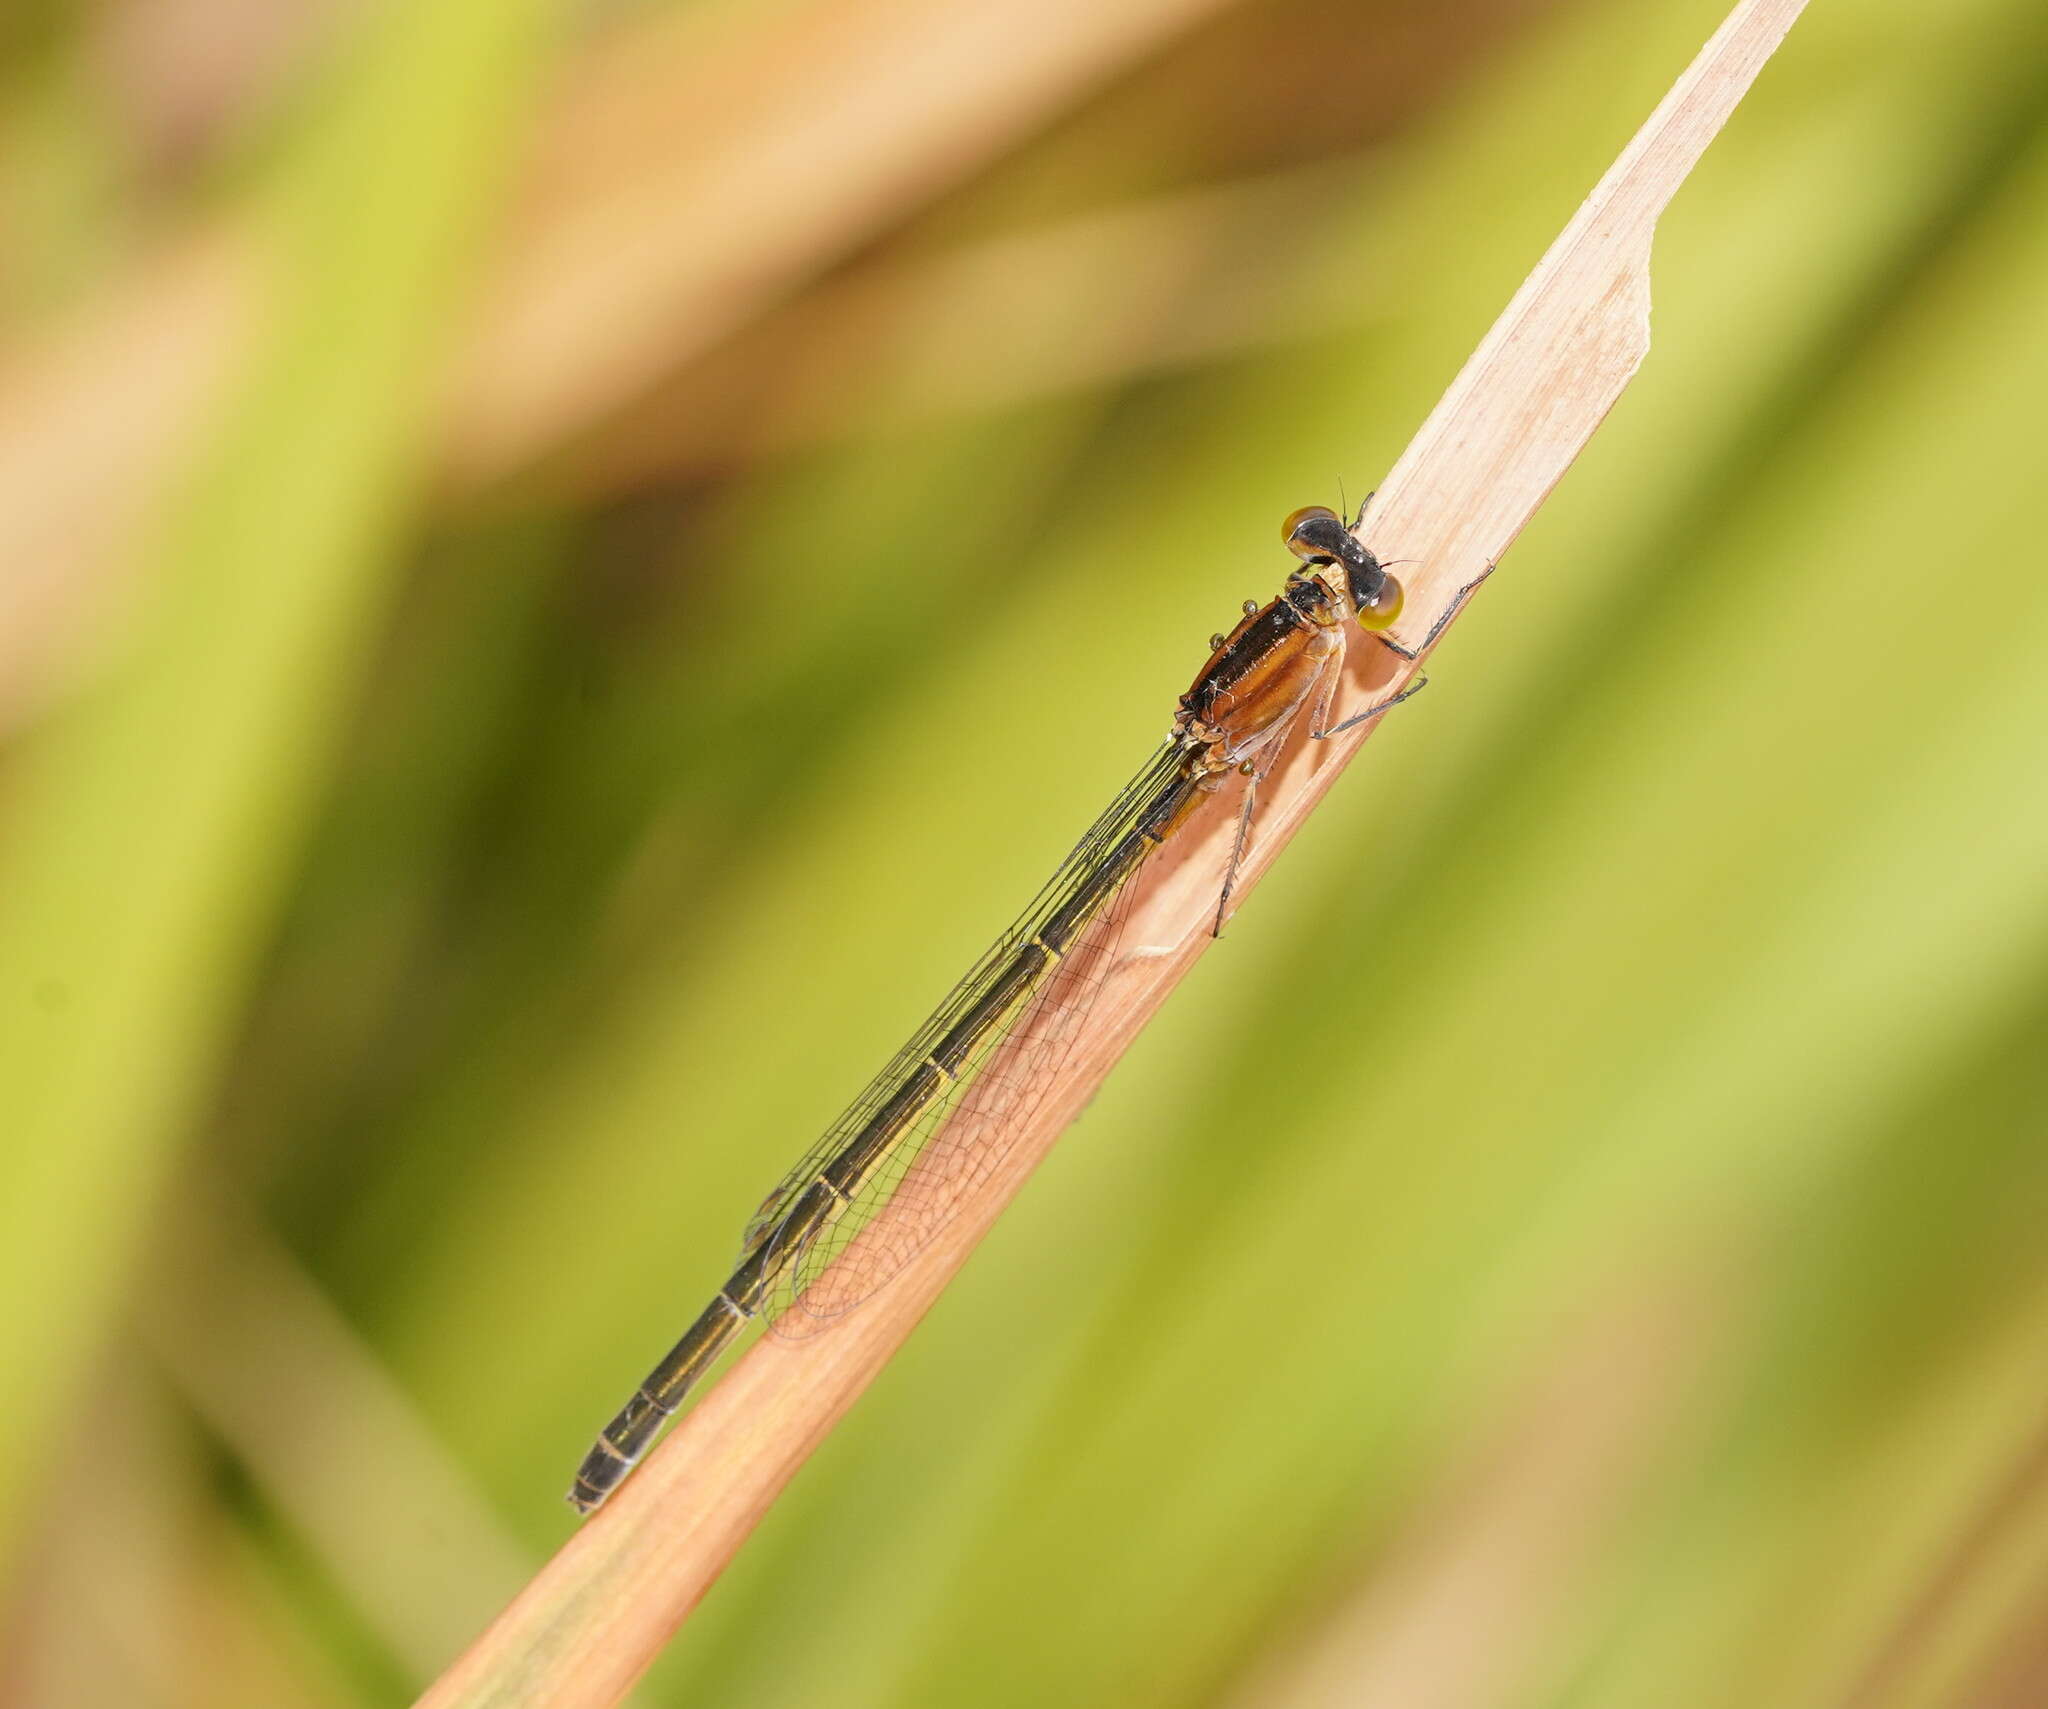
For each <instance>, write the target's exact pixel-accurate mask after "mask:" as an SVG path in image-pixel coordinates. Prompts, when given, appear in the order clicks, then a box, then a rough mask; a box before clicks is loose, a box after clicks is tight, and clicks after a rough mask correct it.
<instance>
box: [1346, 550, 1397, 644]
mask: <svg viewBox="0 0 2048 1709" xmlns="http://www.w3.org/2000/svg"><path fill="white" fill-rule="evenodd" d="M1366 557H1367V558H1368V559H1369V560H1371V563H1372V572H1371V576H1370V578H1368V577H1367V576H1366V575H1365V574H1363V573H1361V571H1360V570H1359V568H1358V566H1356V565H1347V566H1346V568H1347V569H1348V570H1349V571H1350V575H1351V603H1352V605H1353V606H1355V607H1356V608H1357V611H1358V625H1359V627H1360V628H1361V629H1391V628H1393V626H1394V622H1395V620H1396V619H1397V618H1398V617H1399V616H1400V615H1401V601H1402V599H1403V598H1404V597H1405V595H1404V594H1403V591H1402V588H1401V584H1400V582H1399V581H1398V580H1397V579H1396V578H1395V577H1393V576H1390V575H1388V574H1387V572H1386V571H1385V570H1383V569H1381V568H1380V566H1379V561H1378V560H1377V559H1375V558H1373V556H1372V554H1371V553H1370V552H1368V553H1366ZM1369 583H1370V585H1369Z"/></svg>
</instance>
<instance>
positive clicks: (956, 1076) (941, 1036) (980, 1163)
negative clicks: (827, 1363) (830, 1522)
mask: <svg viewBox="0 0 2048 1709" xmlns="http://www.w3.org/2000/svg"><path fill="white" fill-rule="evenodd" d="M1186 788H1187V785H1186V784H1185V781H1184V779H1183V777H1182V767H1181V754H1180V751H1179V750H1178V749H1177V748H1176V747H1174V746H1173V745H1172V744H1168V745H1166V746H1164V747H1162V748H1161V749H1160V750H1159V752H1158V753H1156V754H1155V755H1154V756H1153V757H1152V759H1151V760H1150V761H1148V762H1147V764H1146V766H1145V767H1144V769H1143V770H1141V771H1140V772H1139V773H1138V775H1137V776H1136V777H1135V778H1133V779H1132V780H1131V782H1130V783H1129V784H1128V785H1127V786H1126V787H1125V788H1124V789H1123V790H1122V791H1121V793H1119V794H1118V796H1117V798H1116V799H1115V800H1114V801H1113V802H1112V803H1111V804H1110V806H1109V807H1108V809H1106V810H1105V811H1104V813H1103V814H1102V816H1101V817H1100V818H1099V819H1097V820H1096V822H1095V823H1094V824H1093V825H1092V826H1090V827H1089V829H1088V832H1087V834H1086V835H1085V836H1083V837H1082V838H1081V840H1080V841H1079V842H1078V843H1077V844H1075V846H1074V848H1073V850H1072V852H1071V853H1069V854H1068V856H1067V857H1066V859H1065V860H1063V861H1062V862H1061V863H1060V866H1059V869H1058V870H1057V871H1056V872H1055V873H1054V874H1053V876H1052V878H1051V879H1050V880H1048V881H1047V883H1046V885H1045V887H1044V888H1043V889H1042V890H1041V891H1040V892H1039V893H1038V895H1037V896H1036V897H1034V898H1033V899H1032V902H1031V904H1030V906H1029V907H1027V908H1026V909H1025V910H1024V912H1023V913H1022V914H1021V915H1019V916H1018V918H1017V919H1016V921H1015V922H1014V923H1013V924H1012V925H1011V926H1010V928H1009V929H1008V930H1007V931H1005V932H1004V933H1003V935H1002V936H1001V937H1000V938H998V939H997V940H996V942H995V943H994V944H993V945H991V946H990V948H989V950H988V952H987V953H986V954H985V955H983V956H982V957H981V959H980V960H979V961H977V962H976V963H975V964H974V966H973V968H972V969H970V970H969V972H968V974H967V976H966V977H965V978H964V979H962V980H961V981H960V983H959V984H958V985H957V986H955V987H954V989H953V991H952V992H951V993H950V994H949V995H948V997H947V998H946V1000H945V1002H944V1003H942V1004H941V1005H940V1006H939V1008H938V1009H937V1011H936V1012H935V1013H934V1014H933V1015H932V1016H931V1018H930V1019H929V1020H927V1021H926V1022H925V1024H924V1025H923V1026H922V1027H920V1028H919V1029H918V1030H917V1032H916V1033H915V1034H914V1035H913V1036H912V1037H911V1039H910V1040H909V1042H908V1043H906V1044H905V1045H904V1047H903V1048H902V1049H901V1050H899V1051H898V1052H897V1053H896V1055H895V1056H894V1057H892V1058H891V1059H890V1061H889V1063H888V1065H887V1066H886V1067H885V1068H884V1069H883V1070H882V1072H881V1073H879V1074H878V1075H876V1076H875V1078H874V1080H873V1081H872V1082H870V1084H869V1085H868V1087H867V1089H866V1090H865V1091H864V1092H862V1094H861V1095H860V1096H859V1097H858V1098H856V1099H855V1100H854V1102H853V1103H852V1104H851V1105H849V1106H848V1108H847V1109H846V1111H845V1112H844V1113H843V1114H842V1115H841V1116H840V1117H839V1119H838V1120H837V1121H835V1122H834V1123H833V1124H832V1126H831V1127H830V1128H828V1129H827V1130H826V1132H825V1133H824V1135H823V1136H822V1137H821V1138H820V1139H819V1140H818V1142H817V1144H816V1145H814V1146H812V1147H811V1149H810V1150H809V1151H808V1152H806V1153H805V1154H804V1156H803V1157H802V1159H801V1160H799V1162H798V1163H797V1165H796V1167H795V1168H793V1169H792V1170H790V1172H789V1174H788V1175H787V1176H786V1177H784V1179H783V1181H782V1183H781V1185H779V1186H778V1187H777V1188H776V1189H775V1191H774V1192H773V1193H771V1194H769V1196H768V1197H767V1199H765V1200H764V1201H763V1202H762V1205H761V1208H760V1210H759V1211H757V1212H756V1213H755V1216H754V1219H753V1221H752V1222H751V1223H749V1224H748V1227H747V1235H746V1247H745V1250H747V1251H752V1250H754V1249H755V1247H756V1246H758V1245H759V1244H760V1243H761V1242H762V1241H764V1240H766V1239H767V1238H768V1237H769V1236H770V1235H771V1234H773V1232H774V1231H775V1230H776V1229H777V1227H778V1226H779V1225H780V1224H781V1223H782V1222H783V1220H784V1219H785V1218H786V1217H789V1216H790V1215H791V1214H792V1210H793V1208H794V1207H796V1206H797V1204H798V1201H799V1200H801V1199H802V1198H803V1197H804V1195H805V1194H806V1193H808V1192H810V1191H811V1189H812V1188H813V1186H814V1184H815V1183H816V1182H817V1181H818V1180H819V1178H820V1176H821V1174H822V1173H824V1172H825V1171H827V1170H828V1169H829V1168H830V1167H831V1165H832V1164H833V1163H834V1162H835V1160H838V1159H840V1158H841V1157H842V1156H843V1155H845V1154H846V1153H847V1152H848V1149H849V1147H857V1146H860V1145H862V1144H864V1143H867V1140H866V1139H865V1138H864V1136H869V1135H870V1130H871V1126H872V1124H873V1123H875V1121H876V1120H877V1118H878V1115H879V1114H880V1112H882V1111H883V1110H884V1109H885V1108H887V1107H888V1106H889V1105H890V1104H891V1101H892V1100H893V1099H895V1098H897V1097H898V1096H899V1094H900V1091H901V1089H902V1088H903V1087H904V1085H905V1084H906V1083H907V1082H908V1081H909V1080H910V1079H911V1077H912V1076H915V1075H918V1074H920V1073H921V1072H922V1073H925V1074H926V1075H929V1069H928V1068H927V1067H926V1064H927V1063H928V1062H929V1061H930V1060H931V1058H932V1055H933V1052H934V1051H935V1050H937V1049H938V1048H939V1047H940V1045H941V1041H943V1040H945V1039H947V1038H949V1037H950V1036H952V1034H953V1032H954V1029H955V1027H956V1026H957V1025H958V1024H960V1023H961V1021H962V1018H963V1017H966V1016H969V1015H970V1014H973V1013H974V1012H975V1011H976V1010H977V1008H978V1006H980V1005H982V1004H984V1003H987V1002H990V1001H992V1000H998V999H992V998H991V993H992V992H996V991H998V990H1001V989H1003V988H1004V987H1005V986H1006V984H1008V985H1015V984H1016V983H1017V978H1016V976H1017V973H1018V969H1019V960H1018V958H1019V956H1020V955H1022V954H1026V953H1027V952H1028V951H1029V949H1030V946H1032V945H1033V944H1034V943H1036V942H1037V941H1038V940H1039V939H1040V937H1041V934H1050V935H1054V936H1057V935H1058V928H1062V927H1064V928H1066V929H1067V930H1069V931H1070V932H1071V939H1070V941H1069V942H1067V944H1066V945H1065V951H1066V953H1064V954H1063V955H1061V956H1060V957H1059V959H1058V960H1057V962H1056V963H1054V964H1053V965H1052V966H1051V967H1050V969H1049V970H1048V971H1046V972H1044V973H1043V974H1042V975H1041V976H1039V977H1037V978H1035V979H1033V980H1031V981H1030V982H1028V983H1027V984H1024V985H1023V986H1021V987H1020V988H1019V989H1018V990H1017V992H1016V996H1015V999H1014V1001H1013V1002H1011V1003H1010V1005H1009V1007H1008V1009H1007V1010H1006V1012H1004V1013H1003V1015H1002V1016H1001V1018H1000V1019H999V1020H998V1021H997V1022H996V1023H995V1024H994V1025H993V1026H992V1027H991V1029H990V1030H989V1031H988V1032H987V1033H986V1034H985V1035H984V1036H982V1037H981V1038H980V1039H979V1040H978V1041H977V1043H976V1046H975V1048H974V1050H973V1052H972V1054H971V1055H970V1056H969V1057H967V1058H966V1059H965V1060H963V1061H960V1062H958V1063H956V1064H954V1065H953V1072H952V1078H951V1081H950V1084H948V1085H947V1086H946V1088H945V1090H944V1092H943V1094H942V1095H940V1096H937V1097H935V1098H933V1099H932V1101H931V1102H930V1103H928V1104H927V1105H926V1106H925V1107H923V1108H922V1109H921V1110H919V1112H918V1113H917V1115H916V1117H915V1118H914V1119H913V1120H911V1121H909V1122H908V1123H906V1124H905V1125H904V1127H903V1129H902V1131H901V1132H900V1133H898V1134H896V1135H894V1136H893V1137H892V1138H890V1139H889V1140H888V1142H887V1145H886V1147H885V1148H884V1149H883V1150H882V1151H881V1153H880V1155H879V1156H878V1157H877V1159H876V1161H875V1163H874V1164H873V1166H872V1167H870V1168H868V1169H867V1170H866V1171H865V1172H864V1173H863V1176H862V1178H861V1181H860V1184H859V1186H858V1188H857V1189H856V1190H855V1191H854V1193H853V1196H852V1198H851V1199H850V1201H849V1202H847V1203H845V1204H844V1205H843V1206H841V1207H840V1208H839V1210H838V1212H837V1214H836V1215H834V1216H833V1217H832V1219H831V1220H830V1222H829V1223H828V1224H826V1225H824V1226H822V1227H820V1228H819V1229H817V1230H816V1232H814V1233H813V1234H812V1235H811V1237H810V1238H809V1239H808V1240H807V1241H806V1242H805V1243H804V1245H803V1246H802V1248H801V1249H800V1250H799V1251H798V1252H797V1253H796V1254H795V1256H794V1258H793V1260H792V1261H791V1262H790V1263H788V1264H787V1265H785V1266H784V1267H783V1268H782V1270H781V1272H780V1274H779V1275H778V1276H777V1277H776V1279H775V1285H774V1288H773V1292H772V1303H771V1304H770V1306H769V1308H768V1309H769V1313H770V1315H771V1316H775V1315H780V1316H782V1317H783V1319H784V1321H782V1322H781V1323H779V1324H778V1332H779V1333H781V1334H784V1335H791V1334H801V1333H803V1330H804V1325H805V1324H807V1323H808V1324H809V1325H811V1326H812V1327H815V1326H816V1324H817V1321H818V1320H821V1319H824V1318H829V1317H834V1316H838V1315H840V1314H841V1313H844V1312H846V1311H849V1310H851V1309H852V1308H853V1307H854V1306H855V1305H857V1304H859V1303H860V1302H861V1301H862V1300H864V1299H866V1298H867V1297H868V1296H869V1295H871V1294H872V1293H874V1291H875V1290H876V1289H877V1288H879V1287H881V1286H882V1284H883V1283H885V1282H886V1281H888V1280H889V1278H890V1277H891V1276H893V1275H895V1274H896V1273H897V1271H899V1270H900V1269H901V1268H902V1267H903V1265H904V1264H906V1263H908V1262H909V1261H910V1259H911V1258H912V1257H914V1256H915V1255H916V1253H917V1252H919V1251H921V1250H922V1249H923V1247H924V1246H925V1245H926V1244H927V1243H929V1241H930V1240H931V1238H932V1236H933V1235H934V1234H936V1233H937V1232H938V1230H939V1229H940V1228H942V1227H943V1226H944V1225H945V1223H946V1221H947V1220H948V1219H949V1218H950V1217H951V1216H952V1214H953V1212H954V1210H955V1209H956V1208H957V1207H958V1205H959V1203H960V1202H961V1199H962V1198H963V1197H964V1196H965V1195H966V1193H967V1192H968V1191H969V1190H970V1189H971V1188H972V1187H973V1186H974V1185H975V1184H976V1183H978V1182H979V1181H980V1180H982V1179H984V1178H985V1177H986V1175H987V1174H988V1172H989V1171H990V1170H992V1169H993V1168H994V1167H995V1165H996V1163H997V1161H998V1160H999V1159H1000V1158H1001V1157H1002V1155H1003V1154H1004V1152H1005V1151H1006V1150H1007V1149H1008V1145H1009V1143H1010V1140H1011V1139H1012V1138H1013V1137H1014V1135H1015V1133H1016V1132H1017V1131H1018V1130H1019V1129H1020V1128H1021V1127H1022V1125H1023V1123H1024V1122H1025V1121H1026V1120H1027V1119H1028V1117H1029V1116H1030V1114H1031V1112H1032V1111H1033V1110H1035V1109H1036V1108H1037V1105H1038V1102H1039V1101H1040V1099H1041V1098H1042V1096H1043V1093H1044V1089H1045V1088H1046V1087H1047V1086H1049V1085H1050V1084H1052V1083H1053V1082H1054V1081H1056V1080H1057V1078H1058V1073H1059V1067H1060V1064H1061V1063H1062V1062H1064V1060H1065V1057H1066V1053H1067V1051H1068V1050H1069V1049H1071V1047H1072V1043H1073V1040H1074V1038H1075V1037H1076V1036H1077V1034H1078V1030H1079V1026H1080V1022H1081V1020H1082V1019H1083V1017H1084V1016H1085V1014H1086V1012H1087V1009H1088V1006H1089V1004H1090V1003H1092V1001H1093V999H1094V996H1095V994H1096V993H1097V992H1098V991H1099V989H1100V987H1101V983H1102V977H1103V975H1104V973H1105V972H1106V971H1107V967H1108V962H1109V959H1110V957H1111V956H1112V955H1113V954H1114V951H1115V938H1116V934H1117V932H1118V931H1119V930H1120V929H1121V924H1122V916H1123V913H1124V911H1125V909H1126V906H1127V903H1128V898H1129V887H1128V879H1129V877H1130V875H1131V874H1132V873H1133V872H1135V871H1136V868H1137V866H1138V865H1139V864H1142V862H1141V861H1140V860H1137V859H1134V858H1132V856H1133V851H1134V850H1136V849H1139V848H1141V847H1142V846H1143V845H1142V844H1139V843H1136V842H1134V841H1133V839H1135V838H1137V837H1139V836H1140V835H1141V833H1142V830H1143V829H1144V828H1145V827H1146V826H1147V825H1148V824H1149V823H1151V822H1153V821H1155V820H1156V819H1157V818H1158V816H1159V815H1160V814H1161V813H1162V812H1163V811H1165V810H1167V809H1169V808H1170V807H1171V805H1172V803H1173V802H1174V801H1175V800H1177V799H1179V798H1180V797H1181V795H1182V793H1183V792H1184V791H1185V789H1186ZM1106 863H1108V864H1115V865H1120V866H1121V867H1122V870H1121V872H1120V873H1118V874H1115V875H1112V877H1111V879H1110V880H1109V881H1108V882H1107V884H1106V883H1105V877H1104V875H1105V872H1106V870H1107V865H1106ZM1077 909H1086V910H1089V912H1088V914H1087V916H1086V918H1085V920H1077V919H1076V910H1077ZM1031 959H1032V960H1034V961H1037V960H1040V959H1041V958H1039V957H1037V956H1035V955H1033V956H1032V957H1031ZM1010 1039H1016V1040H1019V1041H1020V1042H1019V1043H1018V1044H1014V1045H1012V1047H1011V1049H1010V1050H1009V1051H1008V1052H1007V1053H1005V1052H1003V1045H1004V1041H1005V1040H1010ZM999 1054H1000V1055H1001V1056H1002V1065H1001V1067H1000V1069H998V1070H996V1071H995V1072H993V1073H992V1072H990V1067H991V1064H992V1062H994V1060H995V1059H996V1058H997V1057H998V1055H999ZM899 1198H902V1199H903V1203H901V1204H895V1203H894V1201H896V1200H897V1199H899ZM885 1205H886V1206H891V1207H892V1208H891V1211H890V1216H889V1218H888V1226H887V1229H886V1231H883V1230H877V1231H876V1237H875V1238H873V1239H870V1240H866V1241H863V1242H862V1244H861V1249H860V1252H859V1255H858V1260H857V1261H849V1262H848V1263H846V1264H841V1265H839V1266H838V1268H837V1269H836V1270H833V1273H832V1275H831V1276H830V1278H829V1279H824V1278H825V1272H826V1271H827V1270H831V1269H833V1266H834V1262H835V1260H836V1259H838V1258H839V1257H840V1255H841V1254H842V1253H844V1252H845V1251H846V1250H847V1248H848V1247H849V1246H850V1245H851V1244H852V1242H853V1241H854V1240H855V1238H856V1237H857V1236H858V1235H859V1234H860V1233H861V1231H862V1230H863V1229H865V1228H867V1227H869V1225H870V1224H871V1223H873V1222H874V1220H875V1217H876V1214H877V1213H878V1212H879V1211H880V1210H881V1209H882V1208H883V1207H884V1206H885ZM813 1296H815V1297H813ZM792 1305H795V1306H797V1307H798V1308H799V1309H797V1310H796V1311H794V1312H792V1311H790V1310H789V1308H790V1307H791V1306H792Z"/></svg>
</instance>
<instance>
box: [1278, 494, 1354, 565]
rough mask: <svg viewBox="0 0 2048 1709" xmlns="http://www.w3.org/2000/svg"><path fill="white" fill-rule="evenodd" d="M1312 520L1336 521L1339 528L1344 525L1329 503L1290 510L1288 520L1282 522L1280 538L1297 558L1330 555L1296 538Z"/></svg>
mask: <svg viewBox="0 0 2048 1709" xmlns="http://www.w3.org/2000/svg"><path fill="white" fill-rule="evenodd" d="M1311 522H1334V523H1336V524H1337V526H1338V527H1339V528H1342V527H1343V526H1344V521H1343V518H1342V517H1340V516H1338V514H1337V513H1336V512H1335V511H1334V510H1332V509H1330V507H1329V506H1328V505H1323V504H1310V505H1304V506H1303V507H1302V508H1301V509H1300V510H1296V511H1291V512H1289V514H1288V517H1287V520H1286V521H1285V522H1283V523H1281V524H1280V538H1281V539H1282V540H1283V541H1285V542H1286V545H1287V549H1288V551H1290V552H1292V553H1293V554H1294V555H1295V556H1296V557H1297V558H1316V557H1328V556H1329V554H1328V553H1327V552H1326V551H1323V550H1321V549H1320V548H1318V547H1315V546H1310V545H1307V544H1305V543H1304V542H1302V541H1300V540H1297V539H1296V538H1295V536H1296V535H1297V534H1299V533H1300V532H1301V530H1302V529H1303V527H1305V526H1306V525H1307V524H1309V523H1311Z"/></svg>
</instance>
